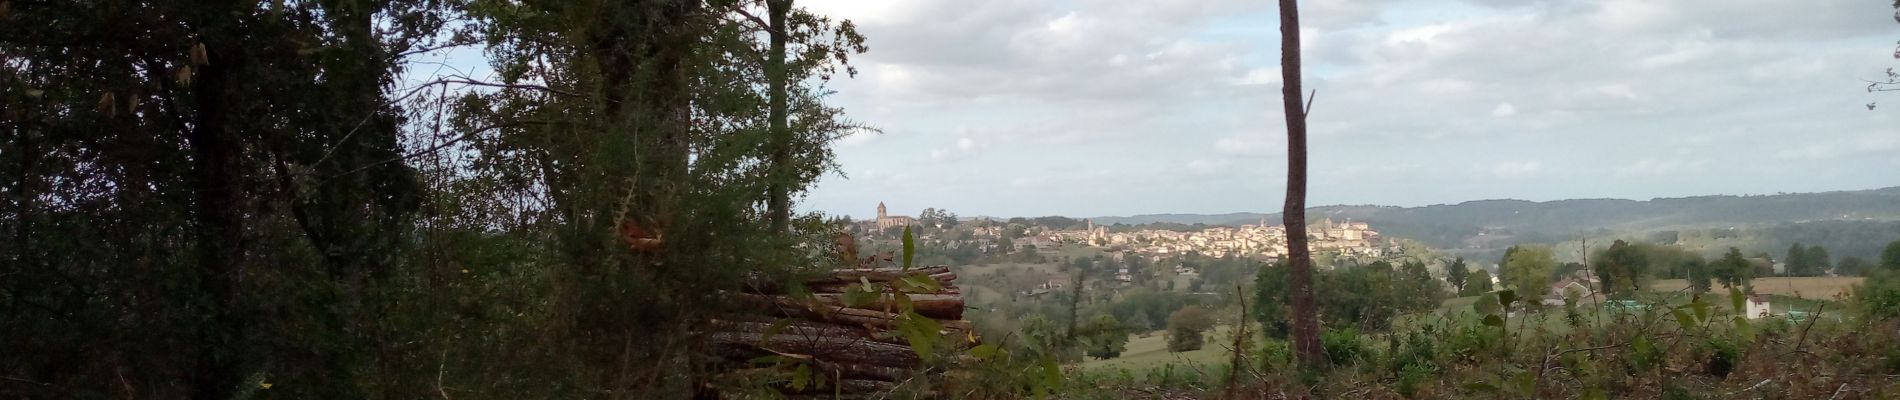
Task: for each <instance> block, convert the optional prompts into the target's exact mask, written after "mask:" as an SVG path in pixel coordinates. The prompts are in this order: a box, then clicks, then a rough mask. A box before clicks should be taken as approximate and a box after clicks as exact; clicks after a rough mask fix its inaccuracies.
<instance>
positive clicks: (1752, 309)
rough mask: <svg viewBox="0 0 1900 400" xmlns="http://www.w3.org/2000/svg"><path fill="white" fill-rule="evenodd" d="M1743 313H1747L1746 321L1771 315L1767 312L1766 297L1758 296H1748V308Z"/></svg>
mask: <svg viewBox="0 0 1900 400" xmlns="http://www.w3.org/2000/svg"><path fill="white" fill-rule="evenodd" d="M1745 311H1748V319H1756V318H1761V317H1766V316H1769V315H1772V314H1770V313H1769V311H1768V296H1763V295H1759V294H1758V295H1751V296H1748V307H1747V309H1746V310H1745Z"/></svg>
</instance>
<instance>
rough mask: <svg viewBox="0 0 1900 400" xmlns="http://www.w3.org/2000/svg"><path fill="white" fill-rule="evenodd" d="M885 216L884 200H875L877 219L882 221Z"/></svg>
mask: <svg viewBox="0 0 1900 400" xmlns="http://www.w3.org/2000/svg"><path fill="white" fill-rule="evenodd" d="M885 216H886V214H885V213H884V202H882V201H880V202H877V220H879V221H883V220H884V217H885Z"/></svg>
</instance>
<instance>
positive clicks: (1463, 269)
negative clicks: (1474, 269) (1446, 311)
mask: <svg viewBox="0 0 1900 400" xmlns="http://www.w3.org/2000/svg"><path fill="white" fill-rule="evenodd" d="M1470 277H1471V268H1470V267H1468V266H1466V265H1465V258H1464V257H1458V259H1457V260H1453V261H1452V262H1451V264H1450V265H1447V266H1445V281H1446V282H1449V283H1451V287H1452V290H1454V291H1456V292H1457V293H1458V294H1459V295H1460V296H1464V295H1465V294H1464V293H1465V280H1466V279H1469V278H1470ZM1486 283H1487V284H1488V283H1490V282H1486Z"/></svg>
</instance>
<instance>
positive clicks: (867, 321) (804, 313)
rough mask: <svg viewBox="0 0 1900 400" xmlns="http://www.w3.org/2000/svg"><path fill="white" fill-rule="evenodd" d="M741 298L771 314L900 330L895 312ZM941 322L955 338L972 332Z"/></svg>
mask: <svg viewBox="0 0 1900 400" xmlns="http://www.w3.org/2000/svg"><path fill="white" fill-rule="evenodd" d="M738 298H739V299H740V300H741V301H742V302H745V303H747V304H748V305H750V306H755V307H760V308H761V309H763V310H765V312H766V313H768V314H772V315H778V316H785V317H793V318H802V319H806V320H810V321H824V322H831V323H837V324H845V325H849V326H862V327H870V328H873V329H879V330H890V329H895V328H896V327H897V317H898V314H896V313H888V312H883V311H877V310H867V309H862V308H850V307H844V306H839V305H823V304H821V305H817V306H816V307H812V306H808V305H806V304H801V303H799V302H797V301H795V300H792V299H787V298H783V297H773V296H766V295H757V294H743V293H742V294H739V295H738ZM939 322H940V323H942V324H943V328H944V330H945V331H946V332H947V333H949V334H952V335H961V334H964V333H967V332H969V331H970V321H963V320H952V321H939Z"/></svg>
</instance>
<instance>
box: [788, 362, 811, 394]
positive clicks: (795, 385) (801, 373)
mask: <svg viewBox="0 0 1900 400" xmlns="http://www.w3.org/2000/svg"><path fill="white" fill-rule="evenodd" d="M806 386H811V366H809V365H805V364H803V363H801V364H798V368H797V369H794V370H792V390H805V387H806Z"/></svg>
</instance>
